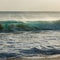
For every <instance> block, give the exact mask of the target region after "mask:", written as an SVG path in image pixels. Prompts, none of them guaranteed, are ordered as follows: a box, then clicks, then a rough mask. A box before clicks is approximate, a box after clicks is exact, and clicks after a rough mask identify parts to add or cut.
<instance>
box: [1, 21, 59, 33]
mask: <svg viewBox="0 0 60 60" xmlns="http://www.w3.org/2000/svg"><path fill="white" fill-rule="evenodd" d="M38 30H60V20H58V21H51V22H49V21H26V22H23V21H0V32H14V31H15V32H16V31H38Z"/></svg>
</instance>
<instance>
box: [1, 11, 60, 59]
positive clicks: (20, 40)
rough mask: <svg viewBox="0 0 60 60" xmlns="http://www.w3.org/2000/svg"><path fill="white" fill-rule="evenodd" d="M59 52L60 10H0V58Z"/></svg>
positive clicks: (48, 54)
mask: <svg viewBox="0 0 60 60" xmlns="http://www.w3.org/2000/svg"><path fill="white" fill-rule="evenodd" d="M58 54H60V12H0V58H5V57H6V58H7V57H34V56H36V57H37V56H39V57H41V56H45V55H46V56H50V55H51V56H52V55H58Z"/></svg>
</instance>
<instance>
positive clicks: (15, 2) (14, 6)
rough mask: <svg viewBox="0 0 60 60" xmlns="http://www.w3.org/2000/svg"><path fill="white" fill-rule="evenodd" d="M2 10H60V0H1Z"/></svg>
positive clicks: (0, 6) (0, 7) (0, 9)
mask: <svg viewBox="0 0 60 60" xmlns="http://www.w3.org/2000/svg"><path fill="white" fill-rule="evenodd" d="M0 11H60V0H0Z"/></svg>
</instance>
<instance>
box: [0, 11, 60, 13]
mask: <svg viewBox="0 0 60 60" xmlns="http://www.w3.org/2000/svg"><path fill="white" fill-rule="evenodd" d="M1 12H17V13H19V12H37V13H38V12H40V13H59V12H60V11H0V13H1Z"/></svg>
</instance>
